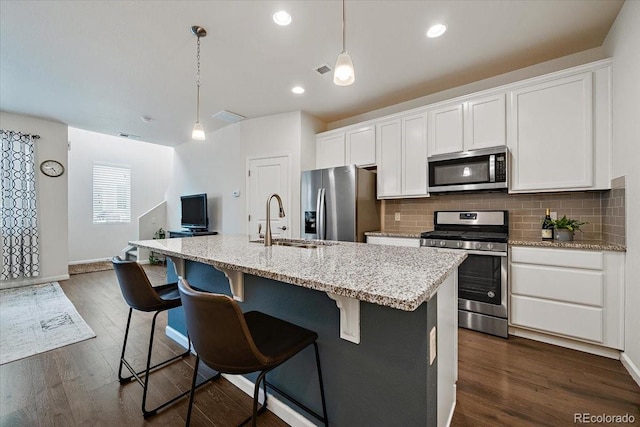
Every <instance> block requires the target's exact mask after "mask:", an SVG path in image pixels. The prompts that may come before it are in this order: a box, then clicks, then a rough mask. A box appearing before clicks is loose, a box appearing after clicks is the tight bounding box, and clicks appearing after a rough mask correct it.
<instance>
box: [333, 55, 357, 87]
mask: <svg viewBox="0 0 640 427" xmlns="http://www.w3.org/2000/svg"><path fill="white" fill-rule="evenodd" d="M355 81H356V72H355V70H354V69H353V61H352V60H351V55H349V52H347V51H346V50H345V51H343V52H342V53H341V54H340V55H338V59H337V60H336V68H335V72H334V74H333V83H335V84H337V85H338V86H349V85H350V84H351V83H353V82H355Z"/></svg>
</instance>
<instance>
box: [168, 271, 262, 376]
mask: <svg viewBox="0 0 640 427" xmlns="http://www.w3.org/2000/svg"><path fill="white" fill-rule="evenodd" d="M178 289H180V298H181V299H182V307H183V308H184V315H185V320H186V322H187V330H188V331H189V337H190V338H191V342H192V343H193V347H194V349H195V351H196V353H197V354H198V356H200V359H202V361H203V362H205V363H206V364H207V365H208V366H209V367H211V368H213V369H215V370H217V371H219V372H223V373H229V374H242V373H249V372H254V371H258V370H260V369H262V368H263V367H264V365H265V363H266V362H267V360H266V358H265V356H263V355H262V354H261V353H260V351H259V350H258V347H257V346H256V344H255V342H254V341H253V338H252V336H251V332H250V331H249V327H248V326H247V322H246V321H245V319H244V315H243V314H242V310H240V307H239V305H238V303H237V302H235V301H234V300H233V299H232V298H230V297H228V296H226V295H221V294H214V293H207V292H198V291H196V290H194V289H193V288H192V287H191V286H190V285H189V283H188V282H187V281H186V280H185V279H183V278H180V279H179V280H178Z"/></svg>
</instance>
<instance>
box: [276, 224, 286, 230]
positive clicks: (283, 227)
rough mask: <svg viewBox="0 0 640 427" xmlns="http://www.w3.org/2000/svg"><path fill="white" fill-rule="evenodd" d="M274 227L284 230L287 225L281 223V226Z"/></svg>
mask: <svg viewBox="0 0 640 427" xmlns="http://www.w3.org/2000/svg"><path fill="white" fill-rule="evenodd" d="M276 228H279V229H280V230H282V231H284V230H286V229H287V226H286V225H283V226H282V227H276Z"/></svg>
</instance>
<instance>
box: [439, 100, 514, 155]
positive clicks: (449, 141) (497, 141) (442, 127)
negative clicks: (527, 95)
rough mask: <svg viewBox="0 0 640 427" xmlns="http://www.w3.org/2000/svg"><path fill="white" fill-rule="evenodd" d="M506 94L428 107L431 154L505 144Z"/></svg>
mask: <svg viewBox="0 0 640 427" xmlns="http://www.w3.org/2000/svg"><path fill="white" fill-rule="evenodd" d="M505 122H506V110H505V94H504V93H498V94H494V95H490V96H483V97H480V98H477V99H471V100H469V101H465V102H457V103H452V104H447V105H443V106H440V107H437V108H434V109H432V110H430V111H429V155H430V156H433V155H436V154H449V153H456V152H460V151H468V150H476V149H478V148H488V147H498V146H501V145H505V144H506V123H505Z"/></svg>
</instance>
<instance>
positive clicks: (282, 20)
mask: <svg viewBox="0 0 640 427" xmlns="http://www.w3.org/2000/svg"><path fill="white" fill-rule="evenodd" d="M273 22H275V23H276V24H278V25H281V26H285V25H289V24H291V15H289V13H287V11H286V10H279V11H277V12H276V13H274V14H273Z"/></svg>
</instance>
